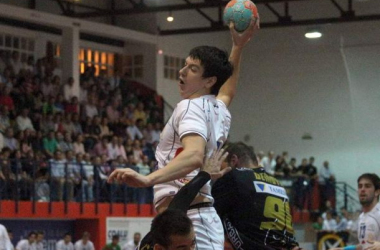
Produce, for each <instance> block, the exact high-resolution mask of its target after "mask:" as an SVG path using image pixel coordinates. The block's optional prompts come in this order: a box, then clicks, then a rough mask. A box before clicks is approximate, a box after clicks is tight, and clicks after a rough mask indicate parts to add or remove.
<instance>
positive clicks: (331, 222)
mask: <svg viewBox="0 0 380 250" xmlns="http://www.w3.org/2000/svg"><path fill="white" fill-rule="evenodd" d="M336 226H337V223H336V220H335V219H334V218H333V213H332V212H331V211H327V212H326V219H324V220H323V227H322V230H325V231H335V230H336Z"/></svg>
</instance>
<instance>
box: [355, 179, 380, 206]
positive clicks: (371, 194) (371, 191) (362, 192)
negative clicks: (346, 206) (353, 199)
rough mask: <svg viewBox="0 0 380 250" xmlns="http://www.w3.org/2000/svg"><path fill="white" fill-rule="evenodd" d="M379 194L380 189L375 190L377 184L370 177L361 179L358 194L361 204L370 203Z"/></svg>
mask: <svg viewBox="0 0 380 250" xmlns="http://www.w3.org/2000/svg"><path fill="white" fill-rule="evenodd" d="M378 195H379V191H375V186H374V185H373V184H372V182H371V181H370V180H368V179H364V178H363V179H361V180H360V181H359V183H358V196H359V201H360V204H362V205H363V206H366V205H370V204H372V203H373V201H374V200H375V199H376V201H377V197H378Z"/></svg>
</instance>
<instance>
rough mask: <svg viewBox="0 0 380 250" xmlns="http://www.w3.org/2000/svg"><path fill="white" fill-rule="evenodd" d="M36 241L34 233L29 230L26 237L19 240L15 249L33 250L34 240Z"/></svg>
mask: <svg viewBox="0 0 380 250" xmlns="http://www.w3.org/2000/svg"><path fill="white" fill-rule="evenodd" d="M35 241H36V233H35V232H33V231H32V232H30V233H29V234H28V239H23V240H20V241H19V242H18V243H17V245H16V250H35V247H34V242H35Z"/></svg>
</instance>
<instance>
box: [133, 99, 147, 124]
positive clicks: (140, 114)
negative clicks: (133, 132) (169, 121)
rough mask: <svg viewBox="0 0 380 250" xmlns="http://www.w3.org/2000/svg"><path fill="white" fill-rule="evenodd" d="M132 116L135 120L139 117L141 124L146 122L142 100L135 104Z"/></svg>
mask: <svg viewBox="0 0 380 250" xmlns="http://www.w3.org/2000/svg"><path fill="white" fill-rule="evenodd" d="M133 117H134V119H135V121H137V120H139V119H140V120H141V122H142V124H143V125H145V124H146V122H147V119H148V116H147V114H146V113H145V111H144V103H143V102H139V103H138V104H137V108H136V109H135V111H134V113H133Z"/></svg>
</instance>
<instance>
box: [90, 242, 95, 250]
mask: <svg viewBox="0 0 380 250" xmlns="http://www.w3.org/2000/svg"><path fill="white" fill-rule="evenodd" d="M90 248H91V250H95V247H94V243H92V242H90Z"/></svg>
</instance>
